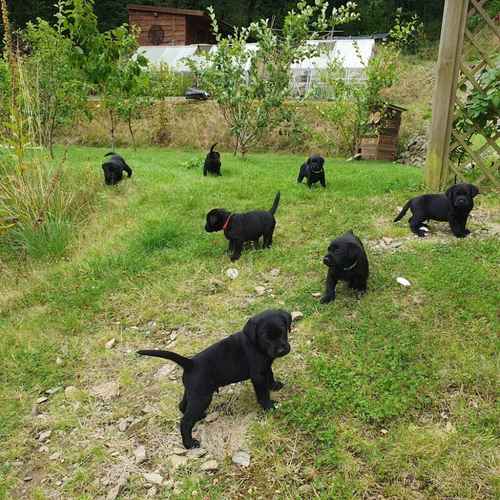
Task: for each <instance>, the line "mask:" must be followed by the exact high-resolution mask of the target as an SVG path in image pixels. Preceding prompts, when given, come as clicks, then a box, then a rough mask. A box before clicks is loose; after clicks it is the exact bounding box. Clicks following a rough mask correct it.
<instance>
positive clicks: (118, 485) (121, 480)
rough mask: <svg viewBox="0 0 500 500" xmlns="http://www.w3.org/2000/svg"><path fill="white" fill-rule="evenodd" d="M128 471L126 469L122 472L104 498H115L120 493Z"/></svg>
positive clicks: (111, 499)
mask: <svg viewBox="0 0 500 500" xmlns="http://www.w3.org/2000/svg"><path fill="white" fill-rule="evenodd" d="M128 476H129V473H128V471H124V472H122V474H121V476H120V478H119V479H118V481H117V483H116V484H115V485H114V486H113V488H112V489H111V490H109V492H108V494H107V496H106V500H116V498H118V495H119V494H120V490H121V489H122V488H123V487H124V486H125V485H126V484H127V481H128Z"/></svg>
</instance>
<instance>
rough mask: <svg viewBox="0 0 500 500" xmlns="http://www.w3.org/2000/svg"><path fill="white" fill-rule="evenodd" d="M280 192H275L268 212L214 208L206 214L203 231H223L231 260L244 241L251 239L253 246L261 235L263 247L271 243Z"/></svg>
mask: <svg viewBox="0 0 500 500" xmlns="http://www.w3.org/2000/svg"><path fill="white" fill-rule="evenodd" d="M279 202H280V193H279V191H278V192H277V193H276V197H275V198H274V203H273V206H272V207H271V210H270V211H269V212H266V211H265V210H254V211H253V212H247V213H244V214H234V213H230V212H228V211H227V210H225V209H224V208H214V209H212V210H210V212H208V214H207V223H206V224H205V231H207V232H209V233H212V232H215V231H221V230H223V231H224V236H225V237H226V238H227V239H228V240H229V251H230V252H232V255H231V260H232V261H235V260H238V259H239V258H240V256H241V251H242V250H243V244H244V243H245V242H246V241H253V242H254V243H255V247H256V248H258V246H259V238H260V237H261V236H262V237H263V244H262V246H263V247H264V248H268V247H270V246H271V245H272V243H273V233H274V228H275V226H276V219H275V218H274V214H275V213H276V210H277V209H278V204H279Z"/></svg>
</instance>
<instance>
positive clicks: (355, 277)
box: [321, 231, 369, 304]
mask: <svg viewBox="0 0 500 500" xmlns="http://www.w3.org/2000/svg"><path fill="white" fill-rule="evenodd" d="M323 263H324V264H325V266H328V274H327V276H326V287H325V294H324V295H323V297H321V303H322V304H327V303H328V302H332V301H333V300H335V288H336V286H337V283H338V282H339V281H346V282H347V283H348V284H349V286H350V287H351V288H353V289H354V290H357V291H358V292H361V293H364V292H366V286H367V281H368V274H369V269H368V257H367V256H366V252H365V249H364V247H363V243H361V240H360V239H359V238H358V237H357V236H355V235H354V234H353V232H352V231H347V233H345V234H343V235H342V236H340V237H339V238H337V239H335V240H333V241H332V242H331V243H330V246H329V247H328V253H327V254H326V255H325V257H324V258H323Z"/></svg>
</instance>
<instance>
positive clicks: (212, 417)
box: [205, 411, 219, 424]
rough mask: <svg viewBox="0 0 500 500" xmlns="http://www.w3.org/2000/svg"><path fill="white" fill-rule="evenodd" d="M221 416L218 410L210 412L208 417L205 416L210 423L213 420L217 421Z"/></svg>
mask: <svg viewBox="0 0 500 500" xmlns="http://www.w3.org/2000/svg"><path fill="white" fill-rule="evenodd" d="M218 418H219V413H218V412H216V411H213V412H212V413H209V414H208V415H207V416H206V417H205V422H206V423H207V424H210V423H211V422H215V421H216V420H217V419H218Z"/></svg>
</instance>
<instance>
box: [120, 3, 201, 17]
mask: <svg viewBox="0 0 500 500" xmlns="http://www.w3.org/2000/svg"><path fill="white" fill-rule="evenodd" d="M127 9H128V10H129V11H130V10H135V11H141V12H161V13H164V14H177V15H180V16H196V17H205V12H203V11H202V10H191V9H174V8H173V7H160V6H157V5H137V4H129V5H127Z"/></svg>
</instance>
